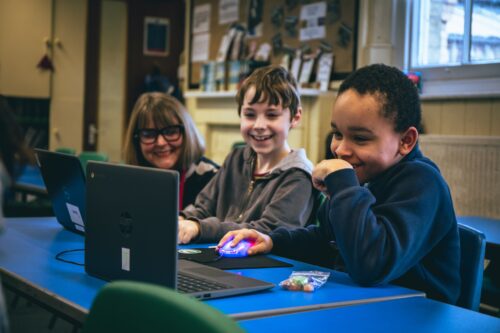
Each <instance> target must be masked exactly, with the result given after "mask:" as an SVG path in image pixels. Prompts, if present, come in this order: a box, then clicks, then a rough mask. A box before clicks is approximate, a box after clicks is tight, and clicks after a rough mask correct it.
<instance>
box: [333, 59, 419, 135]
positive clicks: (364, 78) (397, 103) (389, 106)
mask: <svg viewBox="0 0 500 333" xmlns="http://www.w3.org/2000/svg"><path fill="white" fill-rule="evenodd" d="M349 89H353V90H355V91H356V92H358V93H359V94H361V95H365V94H370V95H373V96H374V97H375V98H377V99H378V100H379V102H380V104H381V112H382V116H383V117H385V118H388V119H391V120H393V121H394V130H395V131H396V132H399V133H401V132H404V131H406V130H407V129H408V128H410V127H411V126H414V127H415V128H416V129H417V130H418V131H419V132H421V131H422V126H421V117H422V110H421V107H420V98H419V96H418V91H417V88H416V87H415V85H414V84H413V82H411V80H410V79H409V78H408V77H407V76H406V75H405V74H404V73H403V72H401V71H400V70H399V69H397V68H395V67H391V66H387V65H383V64H375V65H369V66H366V67H363V68H360V69H358V70H356V71H355V72H353V73H352V74H350V75H349V76H348V77H347V78H346V79H345V81H344V82H342V84H341V85H340V88H339V92H338V95H339V96H340V95H341V94H342V93H344V92H345V91H347V90H349Z"/></svg>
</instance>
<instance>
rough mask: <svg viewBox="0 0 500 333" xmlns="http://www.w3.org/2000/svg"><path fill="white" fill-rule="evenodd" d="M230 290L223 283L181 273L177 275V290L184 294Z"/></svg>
mask: <svg viewBox="0 0 500 333" xmlns="http://www.w3.org/2000/svg"><path fill="white" fill-rule="evenodd" d="M228 288H230V287H229V286H227V285H224V284H222V283H217V282H213V281H209V280H205V279H202V278H199V277H194V276H190V275H187V274H184V273H181V272H179V273H178V274H177V290H178V291H179V292H181V293H183V294H190V293H195V292H200V291H213V290H221V289H228Z"/></svg>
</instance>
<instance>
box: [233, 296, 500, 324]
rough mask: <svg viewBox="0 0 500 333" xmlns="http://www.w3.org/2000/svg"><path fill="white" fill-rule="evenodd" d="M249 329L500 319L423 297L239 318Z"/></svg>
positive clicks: (465, 321)
mask: <svg viewBox="0 0 500 333" xmlns="http://www.w3.org/2000/svg"><path fill="white" fill-rule="evenodd" d="M239 324H240V325H241V326H242V327H243V328H244V329H246V330H248V332H259V333H260V332H277V331H279V332H287V333H294V332H297V333H305V332H314V333H321V332H405V333H412V332H418V333H420V332H467V333H468V332H481V333H488V332H491V333H498V332H500V319H498V318H496V317H492V316H488V315H484V314H481V313H478V312H474V311H470V310H466V309H463V308H459V307H456V306H452V305H448V304H445V303H440V302H437V301H433V300H430V299H426V298H423V297H414V298H406V299H399V300H390V301H385V302H379V303H370V304H363V305H353V306H348V307H342V308H335V309H326V310H317V311H309V312H301V313H294V314H287V315H281V316H274V317H267V318H259V319H251V320H243V321H240V322H239Z"/></svg>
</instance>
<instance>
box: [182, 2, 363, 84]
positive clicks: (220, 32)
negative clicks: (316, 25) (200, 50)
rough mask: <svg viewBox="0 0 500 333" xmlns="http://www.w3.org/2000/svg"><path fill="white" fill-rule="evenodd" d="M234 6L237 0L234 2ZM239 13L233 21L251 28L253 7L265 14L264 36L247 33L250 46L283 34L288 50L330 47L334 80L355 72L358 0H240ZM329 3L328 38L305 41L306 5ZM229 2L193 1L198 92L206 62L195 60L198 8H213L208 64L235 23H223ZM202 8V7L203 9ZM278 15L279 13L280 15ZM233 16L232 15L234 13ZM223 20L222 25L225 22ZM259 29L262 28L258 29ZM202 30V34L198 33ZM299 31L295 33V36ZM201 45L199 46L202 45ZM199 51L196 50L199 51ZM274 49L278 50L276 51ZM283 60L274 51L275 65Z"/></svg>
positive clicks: (192, 71)
mask: <svg viewBox="0 0 500 333" xmlns="http://www.w3.org/2000/svg"><path fill="white" fill-rule="evenodd" d="M232 2H233V3H234V0H233V1H232ZM236 2H237V3H238V13H237V14H234V13H233V15H232V16H233V18H234V17H236V16H237V17H238V22H237V23H239V24H241V25H243V26H244V27H246V28H248V27H249V26H251V25H252V24H253V23H252V22H249V18H250V15H249V13H250V10H251V9H250V7H251V6H253V8H254V9H255V3H256V2H257V3H259V5H260V8H259V10H260V11H261V13H262V15H261V16H260V17H261V24H260V32H261V33H260V34H259V33H258V31H257V33H256V34H255V35H254V36H250V35H249V34H248V33H247V36H246V38H245V44H250V43H251V42H252V41H255V43H256V44H258V45H260V44H262V43H269V44H271V45H273V37H275V36H277V35H278V34H279V36H280V38H279V39H281V43H282V45H283V46H284V49H288V50H289V49H307V48H309V49H311V50H313V51H314V50H316V49H317V48H318V47H320V45H321V44H322V43H326V45H328V46H330V47H331V49H332V50H333V52H334V55H335V59H334V65H333V71H332V75H331V80H341V79H343V78H345V77H346V76H347V75H348V74H349V73H351V72H352V71H353V70H354V69H355V66H356V64H355V61H356V44H357V39H356V37H357V25H358V22H357V18H358V4H359V2H358V0H327V1H317V0H275V1H265V0H257V1H255V0H239V1H236ZM320 2H321V3H325V4H326V8H327V12H326V16H325V17H324V21H323V22H321V24H322V25H324V37H323V38H317V39H316V38H314V39H307V40H301V37H300V36H301V32H300V31H301V29H302V28H304V27H306V26H307V24H308V23H307V22H306V21H304V20H301V10H302V7H303V6H307V5H311V4H317V3H320ZM224 3H225V0H192V1H191V2H190V4H191V6H190V8H189V10H190V15H191V20H190V22H191V24H190V27H189V29H190V31H189V35H190V36H191V38H190V54H189V59H188V69H189V73H188V80H189V81H188V83H189V88H190V89H196V88H198V86H199V80H200V71H201V68H202V65H203V63H205V61H204V60H197V59H196V56H194V57H193V50H194V49H193V46H194V45H193V43H199V39H197V38H199V36H196V35H198V34H199V31H200V29H199V27H195V26H194V25H195V24H197V23H199V21H200V20H199V15H198V16H197V18H198V19H197V20H195V22H193V15H194V11H195V8H197V7H198V8H202V7H203V5H205V7H203V8H207V7H209V8H210V11H209V14H208V17H207V20H206V21H205V22H204V24H205V25H206V26H205V30H208V33H205V35H208V36H209V38H208V41H207V40H204V42H205V43H207V44H208V47H207V48H206V49H207V51H206V57H207V58H208V59H207V61H213V60H215V59H216V56H217V52H218V50H219V46H220V44H221V40H222V39H223V36H224V35H225V34H227V32H228V31H229V29H230V27H231V26H232V24H233V22H223V21H224V19H223V18H222V19H221V18H220V15H219V13H220V10H221V8H220V7H219V6H220V4H224ZM200 6H201V7H200ZM277 13H278V14H277ZM230 16H231V14H230ZM221 21H222V22H221ZM294 21H295V22H296V25H295V29H294V30H295V31H291V30H293V29H291V28H290V26H293V24H291V23H290V22H294ZM257 30H258V29H257ZM197 31H198V32H197ZM293 32H295V34H294V33H293ZM198 45H199V44H198ZM195 49H196V48H195ZM273 50H274V49H273ZM282 58H283V52H277V53H275V52H274V51H271V57H270V61H271V63H274V64H278V63H280V62H281V59H282Z"/></svg>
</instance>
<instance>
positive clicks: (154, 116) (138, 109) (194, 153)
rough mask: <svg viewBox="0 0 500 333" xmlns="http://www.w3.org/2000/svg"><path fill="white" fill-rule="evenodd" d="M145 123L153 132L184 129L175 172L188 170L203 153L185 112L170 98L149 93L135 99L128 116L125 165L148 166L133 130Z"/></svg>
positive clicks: (195, 132) (157, 93) (199, 141)
mask: <svg viewBox="0 0 500 333" xmlns="http://www.w3.org/2000/svg"><path fill="white" fill-rule="evenodd" d="M148 122H152V123H153V124H154V126H155V127H156V128H163V127H166V126H171V125H183V126H184V132H183V141H182V147H181V155H180V158H179V161H178V162H177V165H176V167H177V168H178V169H179V170H184V169H187V168H189V166H190V165H191V164H192V163H195V162H197V161H198V160H199V159H200V158H201V157H202V156H203V154H204V153H205V142H204V140H203V138H202V137H201V135H200V133H199V132H198V130H197V129H196V126H195V125H194V122H193V119H192V118H191V116H190V115H189V113H188V112H187V110H186V108H185V107H184V106H183V105H182V104H181V103H180V102H179V101H178V100H177V99H176V98H174V97H172V96H169V95H167V94H163V93H159V92H152V93H144V94H142V95H141V96H139V98H138V99H137V102H136V103H135V105H134V109H133V110H132V114H131V115H130V120H129V124H128V128H127V134H126V136H125V143H124V146H123V152H124V156H123V158H124V160H125V163H127V164H132V165H141V166H151V164H150V163H149V162H148V161H146V159H145V158H144V156H143V155H142V151H141V145H140V141H139V137H138V136H137V134H136V133H137V130H138V129H141V128H145V127H146V126H147V125H148Z"/></svg>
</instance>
